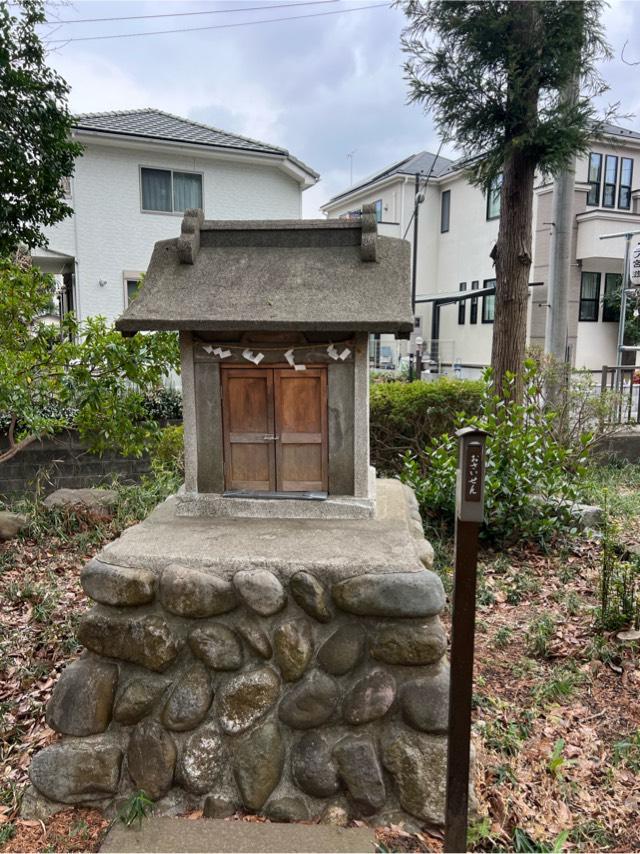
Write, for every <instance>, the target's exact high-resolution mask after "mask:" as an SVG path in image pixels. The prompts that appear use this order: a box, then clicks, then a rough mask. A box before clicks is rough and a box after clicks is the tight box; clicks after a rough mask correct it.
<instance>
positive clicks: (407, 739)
mask: <svg viewBox="0 0 640 854" xmlns="http://www.w3.org/2000/svg"><path fill="white" fill-rule="evenodd" d="M382 761H383V763H384V766H385V768H386V769H387V770H388V771H390V772H391V774H392V776H393V778H394V780H395V783H396V785H397V787H398V795H399V798H400V806H401V807H402V809H404V810H406V811H407V812H408V813H411V815H414V816H416V818H419V819H422V821H426V822H429V823H430V824H436V825H442V824H444V807H445V792H446V777H447V739H446V738H444V737H443V736H435V735H424V734H422V733H417V732H409V731H408V730H400V729H396V728H393V729H392V730H391V731H390V732H389V733H388V734H387V735H386V736H385V738H384V739H383V742H382Z"/></svg>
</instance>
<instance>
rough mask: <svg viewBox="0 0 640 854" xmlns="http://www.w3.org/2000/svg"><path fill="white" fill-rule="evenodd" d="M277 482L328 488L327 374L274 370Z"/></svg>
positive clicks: (297, 488) (285, 488) (296, 488)
mask: <svg viewBox="0 0 640 854" xmlns="http://www.w3.org/2000/svg"><path fill="white" fill-rule="evenodd" d="M274 374H275V376H274V389H275V391H274V394H275V426H276V434H277V436H278V439H277V442H276V483H277V489H278V490H279V491H282V492H314V491H319V492H324V491H326V489H327V451H328V448H327V374H326V369H324V368H310V369H307V370H306V371H292V370H288V369H276V370H275V371H274Z"/></svg>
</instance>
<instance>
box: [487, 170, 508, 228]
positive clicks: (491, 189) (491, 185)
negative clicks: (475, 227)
mask: <svg viewBox="0 0 640 854" xmlns="http://www.w3.org/2000/svg"><path fill="white" fill-rule="evenodd" d="M503 180H504V176H503V174H502V172H501V173H500V174H499V175H497V176H496V177H495V178H494V179H493V181H490V182H489V186H488V187H487V190H486V195H487V206H486V214H487V222H491V221H493V220H496V219H500V214H501V213H502V210H501V208H502V182H503ZM494 185H496V186H494ZM496 192H497V193H498V213H497V214H493V216H492V215H491V213H490V209H491V199H492V196H493V195H495V194H496Z"/></svg>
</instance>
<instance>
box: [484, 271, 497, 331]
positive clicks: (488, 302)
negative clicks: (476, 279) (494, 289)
mask: <svg viewBox="0 0 640 854" xmlns="http://www.w3.org/2000/svg"><path fill="white" fill-rule="evenodd" d="M495 283H496V280H495V279H485V280H484V282H483V283H482V287H483V288H490V287H491V286H492V285H495ZM495 313H496V295H495V294H487V295H486V296H483V297H482V322H483V323H493V320H494V317H495Z"/></svg>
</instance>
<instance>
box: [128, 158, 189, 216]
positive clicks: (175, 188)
mask: <svg viewBox="0 0 640 854" xmlns="http://www.w3.org/2000/svg"><path fill="white" fill-rule="evenodd" d="M140 183H141V187H142V210H144V211H162V212H164V213H183V212H184V211H186V210H188V209H189V208H201V207H202V175H200V174H199V173H197V172H174V171H172V170H171V169H148V168H146V167H142V168H141V169H140Z"/></svg>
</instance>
